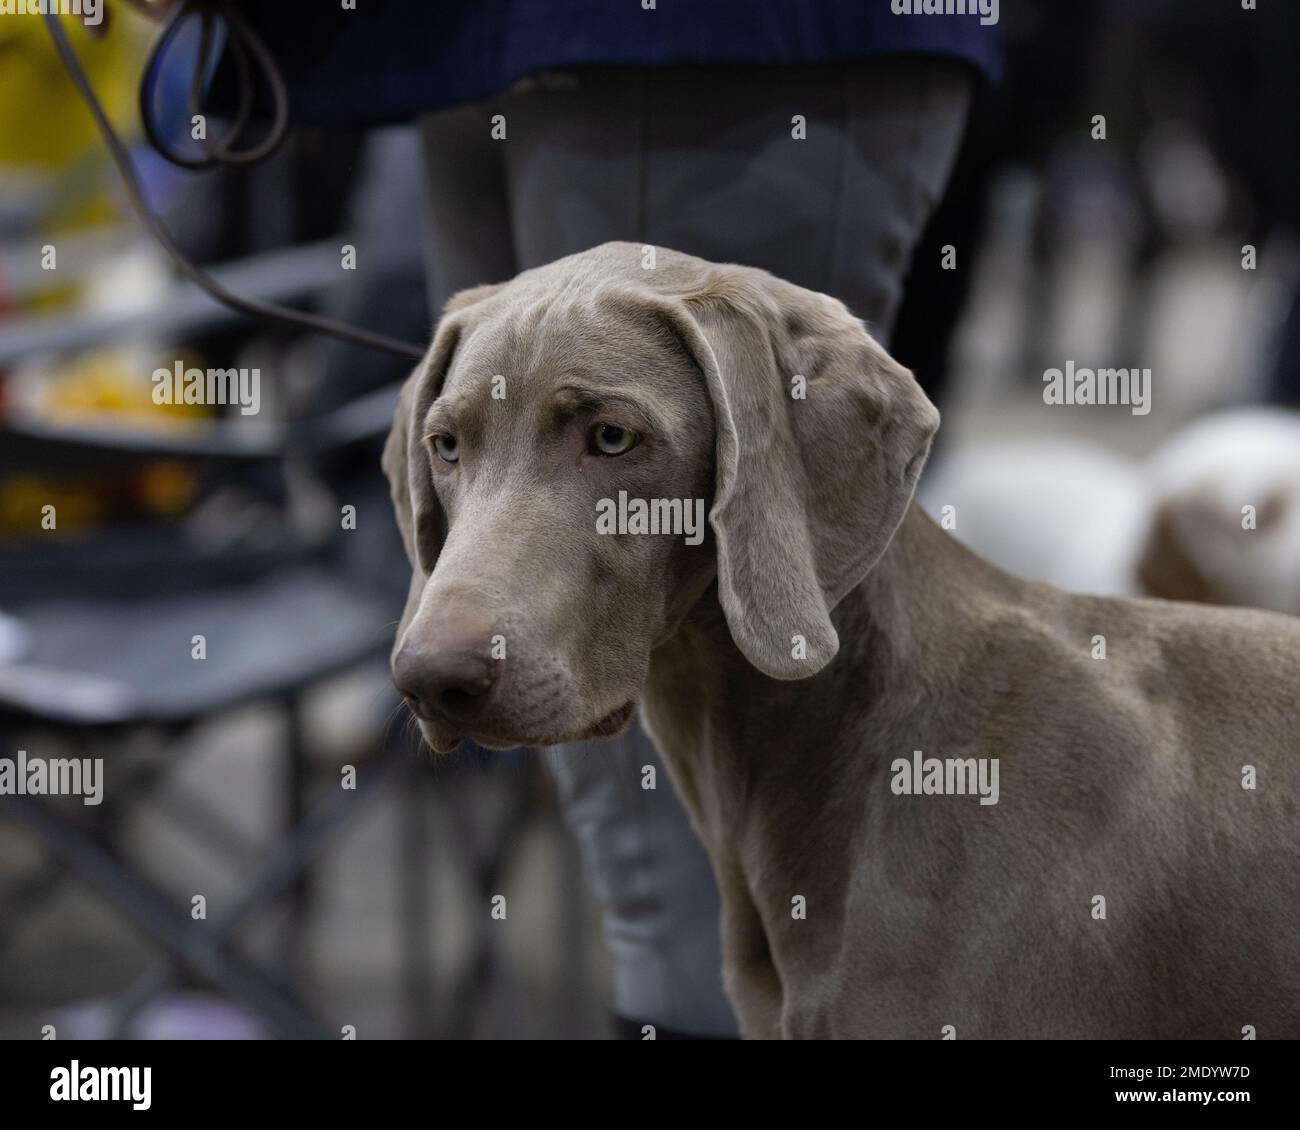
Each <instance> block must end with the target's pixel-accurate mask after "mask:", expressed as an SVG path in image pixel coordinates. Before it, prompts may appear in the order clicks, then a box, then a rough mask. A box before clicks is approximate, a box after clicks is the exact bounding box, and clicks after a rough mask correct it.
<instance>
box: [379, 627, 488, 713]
mask: <svg viewBox="0 0 1300 1130" xmlns="http://www.w3.org/2000/svg"><path fill="white" fill-rule="evenodd" d="M411 635H412V633H408V634H407V639H406V640H405V641H403V643H402V646H401V647H400V648H399V649H398V652H397V656H396V657H395V658H394V660H393V682H394V684H396V686H397V689H398V690H399V691H400V692H401V694H402V697H403V698H404V699H406V702H407V704H408V705H409V706H410V707H411V709H412V710H413V711H415V713H416V714H417V715H418V716H419V717H420V718H423V719H424V720H425V721H426V722H428V721H431V720H432V719H433V718H435V717H437V716H442V717H443V718H447V719H450V720H452V721H464V720H466V719H469V718H473V717H474V716H475V715H476V714H478V713H479V712H480V711H481V710H482V709H483V706H484V704H485V703H486V702H487V698H488V693H489V692H490V691H491V690H492V685H493V683H495V682H496V677H497V662H496V660H495V659H493V658H492V655H491V647H492V630H491V627H490V625H488V624H487V622H486V621H485V620H483V619H482V618H481V617H479V616H476V615H473V614H465V613H458V614H453V615H450V616H448V617H446V618H443V619H441V620H438V621H435V622H434V623H432V624H430V625H428V626H427V629H426V630H423V631H421V633H420V638H419V639H418V640H413V639H411V638H410V637H411Z"/></svg>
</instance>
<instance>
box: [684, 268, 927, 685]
mask: <svg viewBox="0 0 1300 1130" xmlns="http://www.w3.org/2000/svg"><path fill="white" fill-rule="evenodd" d="M671 309H672V311H673V312H672V314H671V315H670V317H671V318H672V320H673V322H674V325H675V328H676V330H677V333H678V335H679V336H680V337H681V339H682V340H683V342H684V344H685V345H686V347H687V349H688V350H689V351H690V352H691V353H692V354H693V355H694V357H695V361H696V363H697V364H698V366H699V368H700V369H701V370H702V371H703V373H704V377H705V380H706V383H707V385H708V389H709V393H710V396H711V397H712V400H713V406H714V415H715V418H716V421H717V423H716V428H717V436H716V484H715V497H714V504H713V509H712V511H711V513H710V515H709V519H710V523H711V524H712V526H713V530H714V533H715V535H716V537H717V546H718V591H719V596H720V599H721V603H722V608H723V611H724V613H725V614H726V617H727V623H728V626H729V628H730V630H731V634H732V637H733V638H734V639H735V641H736V644H737V646H738V647H739V648H740V649H741V651H742V652H743V653H744V654H745V656H746V657H747V658H748V659H749V661H750V662H751V663H753V664H754V666H756V667H757V668H758V669H759V670H761V671H763V672H764V673H765V674H767V675H770V676H772V677H773V678H778V679H798V678H805V677H808V676H810V675H813V674H816V673H817V672H818V671H819V670H821V669H822V667H824V666H825V665H826V664H827V663H829V662H830V660H831V659H832V658H833V657H834V655H835V653H836V651H837V650H838V648H839V638H838V636H837V635H836V632H835V628H834V626H833V625H832V623H831V618H830V613H831V610H832V609H834V607H835V605H836V604H838V603H839V601H840V600H841V599H842V598H843V596H844V595H845V594H846V593H847V592H848V591H849V590H850V589H852V588H853V587H854V586H856V585H857V584H858V583H859V582H860V581H861V580H862V578H863V577H864V576H865V575H866V573H867V571H868V570H869V569H870V568H871V567H872V566H873V565H874V564H875V563H876V561H877V560H879V558H880V556H881V554H882V553H884V551H885V548H886V546H888V544H889V542H890V539H891V538H892V537H893V536H894V531H895V530H896V529H897V528H898V525H899V523H900V522H901V521H902V520H903V516H904V514H905V513H906V511H907V507H908V504H909V502H910V500H911V497H912V492H913V489H914V488H915V486H916V480H917V477H918V475H919V474H920V471H921V467H922V465H923V464H924V462H925V457H926V454H927V452H928V451H929V447H930V439H931V437H932V436H933V434H934V431H935V429H936V428H937V427H938V423H939V414H938V412H937V410H936V409H935V408H934V406H933V405H932V404H931V403H930V402H929V401H928V400H927V399H926V397H925V394H924V393H922V392H921V389H920V387H919V386H918V385H917V383H916V381H915V380H913V378H912V375H911V373H910V372H908V370H906V369H905V368H903V367H902V366H901V365H899V364H898V363H897V362H895V361H894V360H893V359H892V358H891V357H890V356H889V355H888V354H887V353H886V352H885V351H884V350H883V349H882V348H881V347H880V346H879V345H878V344H877V343H876V342H875V341H874V340H872V338H871V337H870V335H869V334H868V333H867V332H866V330H865V329H864V328H863V326H862V323H861V322H860V321H858V319H856V318H854V317H853V316H852V315H851V314H850V313H849V312H848V310H847V309H846V308H845V307H844V305H843V304H842V303H840V302H837V301H836V300H835V299H832V298H828V297H827V296H825V295H822V294H816V293H813V292H812V291H808V290H804V289H802V288H801V287H796V286H794V285H792V284H790V283H786V282H782V281H780V280H778V279H775V278H773V277H772V276H771V275H768V274H767V273H766V272H762V271H757V270H753V269H750V268H744V267H723V268H718V269H717V270H716V271H715V272H713V273H712V274H711V276H710V277H709V278H708V279H707V281H706V282H705V283H704V285H702V286H700V287H697V288H695V289H694V290H692V291H691V292H689V293H686V294H683V295H680V296H679V301H678V302H676V303H673V304H672V306H671Z"/></svg>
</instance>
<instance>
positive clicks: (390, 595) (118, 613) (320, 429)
mask: <svg viewBox="0 0 1300 1130" xmlns="http://www.w3.org/2000/svg"><path fill="white" fill-rule="evenodd" d="M395 402H396V389H393V388H386V389H381V390H379V391H378V392H376V393H372V394H369V395H367V396H365V397H362V398H360V399H359V400H356V401H354V402H352V403H350V404H347V405H345V406H343V407H342V408H339V409H336V410H334V411H332V412H329V413H327V414H325V415H324V416H322V417H319V418H317V419H315V420H309V421H304V422H301V423H297V424H293V425H286V426H283V427H281V426H276V425H269V424H264V423H261V422H250V421H247V420H236V421H231V422H216V423H213V424H212V425H210V426H209V427H207V428H206V429H204V430H203V432H202V433H200V434H198V435H194V436H189V435H186V436H177V437H172V436H169V435H162V436H160V435H157V434H154V433H152V432H150V433H143V432H140V431H134V432H132V431H128V430H122V429H120V428H116V427H115V428H114V429H113V430H111V431H109V430H98V429H94V430H92V429H87V428H67V427H53V426H46V425H16V424H9V425H5V426H0V474H4V473H10V472H13V471H24V472H32V473H38V472H40V471H43V470H44V471H55V470H57V471H58V472H67V471H70V470H74V469H75V470H80V471H86V472H90V473H108V472H111V471H113V470H115V469H121V468H124V467H131V466H135V465H139V464H141V463H143V462H145V461H148V460H157V459H180V460H185V461H186V462H187V463H189V464H192V465H195V466H198V467H200V468H208V469H211V468H219V469H221V470H223V471H225V472H226V473H229V472H230V469H231V468H232V467H238V468H244V469H245V471H253V472H254V473H255V472H256V471H257V470H258V469H261V470H262V471H264V472H269V474H270V476H271V477H272V478H274V477H275V475H276V474H277V473H278V472H282V471H283V469H284V467H285V466H286V464H289V463H292V462H295V461H298V462H302V461H310V460H311V459H314V458H319V457H323V456H326V455H333V454H335V453H338V452H340V451H345V450H346V449H348V448H350V447H352V446H353V445H357V444H362V443H371V444H374V443H376V442H377V440H378V438H379V437H382V436H383V435H384V434H385V433H386V431H387V428H388V424H389V421H390V419H391V414H392V408H393V405H394V404H395ZM345 501H347V502H361V501H362V500H359V499H346V500H345ZM373 501H374V502H375V503H376V505H375V507H368V506H366V505H365V504H364V503H362V505H360V506H359V507H358V509H359V510H361V511H362V513H363V515H364V518H363V521H366V520H368V521H369V522H371V523H373V524H370V525H369V527H368V528H369V530H371V531H373V530H376V529H379V530H381V531H384V530H386V524H385V525H383V526H381V525H380V521H381V519H380V518H379V517H378V515H379V514H380V513H384V514H386V507H387V505H388V504H387V500H386V499H384V498H383V497H382V496H378V497H376V498H375V499H374V500H373ZM280 529H281V531H282V536H280V537H279V538H278V539H277V540H276V543H275V544H273V545H270V546H267V547H260V546H259V547H258V548H254V549H248V548H241V549H226V550H222V551H220V552H217V553H210V552H204V551H203V550H202V549H201V548H198V547H196V546H194V545H193V544H191V543H190V542H189V541H187V539H186V537H185V535H184V532H183V528H182V527H180V526H163V525H158V526H149V527H145V528H135V529H132V528H123V529H110V530H108V531H106V532H104V533H101V534H96V535H94V536H93V537H91V538H88V539H86V540H76V541H74V540H70V539H66V538H57V539H56V538H55V537H54V536H51V537H49V538H48V540H44V539H40V538H35V539H30V540H28V541H26V542H24V543H23V544H21V545H20V546H16V547H9V548H3V547H0V577H3V579H4V580H3V584H2V585H0V612H2V613H5V614H7V615H8V616H9V617H12V622H11V623H10V624H9V625H8V628H9V631H8V638H9V639H10V641H11V643H13V644H14V646H13V648H12V650H14V651H17V652H18V654H14V655H11V656H9V657H8V661H4V657H2V656H0V733H3V735H4V745H5V750H6V754H5V755H6V756H10V757H12V756H13V755H14V752H15V748H16V747H15V742H14V740H13V739H14V738H15V737H17V736H18V735H19V734H21V733H29V732H33V731H36V732H47V733H53V734H57V735H59V736H61V737H62V738H63V739H64V740H65V741H66V742H68V743H69V744H70V745H72V746H73V747H75V748H76V755H77V756H104V758H105V781H106V787H105V790H104V800H103V803H102V804H101V805H99V806H81V805H77V806H76V807H75V808H74V807H73V806H69V805H66V804H53V803H50V802H47V801H45V800H43V799H38V798H36V797H30V796H5V797H3V798H0V815H3V816H8V817H11V818H14V819H16V820H18V821H19V822H21V824H22V825H23V826H24V827H26V828H27V829H28V830H29V831H31V832H32V833H34V834H35V835H36V836H37V837H38V838H39V839H40V840H41V841H42V842H43V843H44V844H45V845H46V846H47V847H48V848H49V849H50V851H51V852H52V853H53V854H54V856H55V857H57V859H58V860H59V861H61V863H62V864H63V865H64V866H66V867H67V868H69V869H70V870H71V871H72V872H74V873H75V874H76V875H77V876H79V877H81V878H82V879H85V880H86V881H88V882H89V883H91V884H92V885H93V886H94V887H95V888H97V889H98V890H99V891H100V892H101V893H102V894H103V895H104V896H106V897H107V898H108V899H109V900H110V901H111V902H112V903H113V904H114V905H115V906H116V908H117V909H118V910H120V911H121V912H123V913H124V914H126V915H127V916H128V917H129V918H131V919H132V920H133V921H134V922H135V924H136V925H137V926H138V927H140V928H141V929H142V930H143V931H144V932H145V933H146V934H147V935H148V936H149V937H151V938H152V939H153V940H155V941H156V942H157V943H158V944H159V945H160V946H162V947H163V949H164V950H165V951H166V953H167V955H168V960H166V961H165V962H164V963H162V964H161V965H159V966H158V967H157V968H155V969H153V970H150V972H149V973H148V974H147V975H146V976H145V977H143V978H141V979H140V980H139V981H138V982H137V983H136V984H135V985H134V986H132V987H131V989H130V990H129V991H128V992H127V993H126V994H125V995H124V996H123V997H122V998H121V1000H120V1001H118V1002H117V1010H116V1020H115V1023H114V1031H115V1032H117V1033H121V1032H122V1031H124V1030H125V1027H126V1025H127V1024H128V1023H129V1021H130V1020H131V1018H132V1017H133V1016H134V1015H135V1014H136V1013H137V1012H138V1010H140V1009H141V1008H142V1007H144V1006H145V1005H146V1004H148V1003H149V1002H150V1001H151V1000H153V999H155V998H156V997H157V996H158V995H159V994H161V993H163V992H164V991H167V990H169V989H171V988H173V987H174V982H175V981H176V980H177V978H178V976H179V975H180V974H181V973H182V972H187V973H190V974H193V975H197V976H198V977H199V978H200V979H202V980H203V981H206V982H208V983H209V984H211V985H212V986H214V987H215V988H217V989H218V990H219V991H220V992H222V993H223V994H224V995H226V996H228V997H230V998H232V999H234V1000H236V1001H240V1002H242V1003H243V1004H245V1005H247V1006H250V1007H251V1008H253V1009H255V1010H256V1011H257V1012H258V1013H259V1014H260V1015H261V1016H263V1017H264V1018H265V1019H266V1021H267V1022H268V1023H269V1025H270V1027H271V1028H272V1029H273V1030H274V1031H275V1032H276V1033H277V1034H280V1035H284V1036H296V1037H305V1036H325V1035H330V1036H335V1037H336V1036H337V1032H336V1031H334V1030H332V1029H327V1027H326V1026H325V1024H324V1022H323V1021H322V1019H321V1018H320V1017H319V1016H318V1015H317V1014H316V1013H315V1012H314V1011H313V1010H312V1009H311V1008H310V1007H309V1006H308V1005H307V1004H305V1003H304V1002H303V1001H302V1000H301V999H300V997H299V995H298V993H297V992H296V991H295V989H294V987H293V986H292V985H291V983H290V981H289V979H288V977H287V975H286V971H285V970H284V969H282V968H277V969H269V968H264V967H262V966H260V965H258V964H257V963H256V962H254V961H252V960H250V959H249V958H248V957H246V956H245V955H244V954H242V953H241V952H240V950H239V949H238V947H237V946H236V945H235V944H234V942H235V935H236V932H237V930H238V929H239V928H240V927H241V925H243V924H244V923H246V922H247V920H248V919H249V918H250V917H252V916H253V915H254V914H255V913H256V912H258V911H260V910H263V909H265V908H266V907H267V906H269V905H270V904H272V903H273V902H275V901H277V900H280V899H283V898H285V897H287V898H288V899H289V902H290V905H291V909H292V915H291V923H292V924H293V925H295V926H296V925H297V924H299V923H300V922H301V920H302V917H303V915H304V913H305V911H306V908H307V897H308V893H309V892H308V888H307V884H306V878H307V875H308V868H309V867H310V865H311V863H312V861H313V860H314V859H315V857H316V856H317V855H318V854H319V852H320V851H321V849H322V848H323V847H324V846H325V844H326V843H327V842H328V841H329V840H330V838H331V837H332V836H334V835H336V834H337V833H338V832H339V831H340V830H341V829H342V828H343V827H344V826H345V825H346V824H347V823H348V822H349V821H350V820H352V819H353V818H354V817H355V816H356V815H357V814H358V813H359V812H360V810H361V807H362V804H363V801H364V800H365V799H366V798H367V797H369V796H371V795H373V793H374V791H375V789H376V788H377V787H379V786H380V785H381V784H382V783H383V781H385V780H387V779H389V778H391V777H392V776H393V775H395V774H396V773H399V772H405V771H407V770H410V769H412V768H413V767H417V766H418V765H419V762H418V760H417V759H416V758H414V757H412V756H411V747H410V745H409V744H406V745H403V743H401V742H400V741H398V742H385V747H386V748H385V749H383V750H382V751H381V752H380V755H379V758H378V762H377V764H375V765H373V766H371V767H369V768H368V769H367V771H366V772H365V773H362V774H361V777H360V780H359V782H358V787H357V789H356V791H345V790H336V791H335V792H334V793H333V795H331V796H330V798H329V799H328V800H325V801H323V802H321V803H319V804H318V805H316V806H315V807H314V808H311V809H310V810H308V785H309V766H310V759H309V757H308V750H307V742H306V738H305V736H304V732H303V717H302V709H301V702H302V695H303V692H304V691H305V690H307V689H308V688H309V687H311V686H312V685H313V684H315V683H317V682H318V681H319V680H321V679H323V678H324V677H326V676H329V675H332V674H334V673H336V672H339V671H342V670H344V669H347V668H350V667H353V666H355V665H357V664H359V663H362V662H364V661H366V660H368V659H372V658H375V657H378V656H380V655H381V654H382V653H383V652H385V651H386V650H387V648H388V646H389V644H390V642H391V626H392V624H393V622H394V621H395V619H396V617H397V616H398V614H399V613H400V609H401V602H402V595H403V594H399V593H397V592H395V591H394V590H393V588H392V586H391V584H388V585H385V583H384V581H383V578H382V576H380V575H379V571H378V570H377V569H376V570H374V571H373V572H372V571H370V570H368V568H367V567H366V564H365V563H366V562H367V561H368V560H369V558H370V555H369V554H367V553H363V552H362V553H349V552H346V549H347V544H346V543H347V542H348V539H349V538H357V539H361V538H368V539H369V538H373V537H374V535H373V534H371V533H366V534H363V533H359V532H348V533H346V534H343V535H342V536H339V535H338V534H336V535H335V536H334V537H332V538H329V537H326V538H316V539H314V540H313V539H310V538H306V537H304V536H300V535H294V534H292V533H290V532H289V531H290V529H291V526H290V523H288V522H284V523H282V524H281V525H280ZM381 536H382V535H381ZM15 629H16V630H15ZM195 635H203V636H204V637H205V639H206V658H204V659H201V660H200V659H193V658H191V639H192V637H193V636H195ZM18 640H21V641H22V644H21V645H19V644H17V643H16V642H15V641H18ZM258 700H262V701H272V702H275V703H278V704H280V706H281V707H282V709H283V712H284V717H285V722H286V739H285V742H284V813H283V816H284V824H285V832H284V835H283V836H282V838H280V839H279V841H278V842H276V843H275V844H273V845H271V846H269V847H267V848H263V849H260V850H259V849H258V847H257V846H256V845H251V844H249V843H247V842H246V837H245V836H243V835H242V834H240V833H238V832H236V831H235V829H234V828H233V827H232V825H231V823H230V822H229V821H228V820H226V819H224V818H223V817H222V815H221V813H220V812H219V811H217V810H216V809H214V807H213V806H211V805H208V804H203V803H200V802H199V800H198V799H197V798H188V797H187V798H183V802H182V803H183V805H184V810H183V812H182V813H181V814H180V815H181V818H182V819H183V820H184V822H185V825H186V827H187V829H188V830H189V831H190V832H192V833H193V834H194V835H195V836H197V837H200V838H202V839H205V840H208V841H210V842H212V843H214V844H216V845H218V846H219V848H220V849H221V850H222V851H223V852H224V853H226V854H227V856H233V857H234V858H236V859H239V860H241V861H244V865H245V867H248V862H249V861H251V860H253V859H255V858H258V857H260V862H259V863H257V864H256V865H255V866H252V867H249V868H248V869H247V870H246V872H245V874H246V881H245V883H244V886H243V889H242V891H241V892H240V894H239V895H238V896H237V897H236V898H234V900H233V901H232V902H229V903H227V904H226V905H225V907H224V909H223V910H221V911H219V912H217V913H214V915H213V918H212V920H210V921H205V922H194V921H191V919H190V916H189V913H188V910H189V907H188V905H187V904H182V905H178V903H177V898H176V896H174V895H170V894H168V893H166V892H164V891H163V890H161V889H160V888H159V887H158V886H157V885H156V884H154V883H153V882H151V881H150V880H149V879H148V878H147V877H146V875H145V874H144V872H143V871H142V870H141V869H139V868H138V867H135V866H133V865H132V863H131V862H130V861H129V860H128V859H127V858H125V856H124V854H123V851H122V848H121V845H120V844H118V843H116V842H115V832H116V831H117V829H118V828H119V827H120V824H121V817H122V815H123V813H124V811H125V809H126V807H127V806H129V805H130V804H132V803H133V802H135V801H137V800H138V799H140V798H141V797H142V796H144V795H145V794H146V793H147V792H149V791H151V790H153V789H155V788H156V786H157V785H158V784H159V783H160V782H161V781H162V780H163V779H164V778H165V777H166V776H167V775H168V773H169V771H170V770H171V769H172V768H174V766H175V763H174V762H169V761H168V760H166V759H165V758H157V757H155V758H151V759H146V761H145V763H144V764H142V765H139V766H135V767H133V768H131V769H130V771H127V769H126V768H124V765H125V762H123V761H122V759H120V758H115V757H114V753H115V751H116V752H118V753H120V752H121V751H122V750H123V749H124V748H126V747H128V746H129V745H131V744H132V743H134V742H138V741H140V740H142V739H147V737H148V736H149V735H150V734H153V733H157V734H161V735H163V736H164V737H165V739H167V741H168V742H169V743H170V744H172V745H175V744H176V743H177V741H178V739H180V738H181V737H182V736H183V735H184V734H186V733H187V732H188V731H190V730H191V729H192V728H193V727H194V726H195V724H196V723H198V722H200V721H202V720H204V719H208V718H211V717H213V716H214V715H217V714H220V713H222V712H224V711H227V710H230V709H232V708H234V707H237V706H240V705H242V704H245V703H250V702H253V701H258ZM38 753H39V751H38V750H32V751H30V754H31V755H32V756H35V755H37V754H38ZM171 799H172V803H176V801H177V798H176V797H172V798H171ZM38 878H39V877H38ZM47 886H48V884H45V883H40V882H37V883H31V884H27V885H26V886H25V889H24V890H21V891H16V892H11V894H12V897H13V898H16V899H17V900H18V901H20V902H29V901H30V900H31V899H32V898H34V897H38V896H39V894H40V893H41V890H42V888H44V887H47ZM4 917H5V916H0V920H3V918H4ZM2 944H3V937H2V936H0V945H2Z"/></svg>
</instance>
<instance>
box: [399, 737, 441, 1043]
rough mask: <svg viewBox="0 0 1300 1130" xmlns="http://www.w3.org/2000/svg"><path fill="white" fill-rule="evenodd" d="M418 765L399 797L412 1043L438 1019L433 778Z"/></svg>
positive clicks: (405, 983) (404, 974) (405, 1000)
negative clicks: (433, 960)
mask: <svg viewBox="0 0 1300 1130" xmlns="http://www.w3.org/2000/svg"><path fill="white" fill-rule="evenodd" d="M412 762H413V763H414V764H417V765H418V768H417V770H416V771H415V772H414V773H413V774H412V776H411V781H410V787H409V788H408V789H406V790H405V791H404V792H403V794H402V795H401V796H400V797H399V798H398V802H397V809H398V821H399V825H398V828H399V835H398V855H399V863H398V866H399V868H400V882H401V891H400V898H401V907H400V909H399V912H398V913H399V914H400V916H401V934H400V938H401V940H400V945H401V957H400V961H401V975H400V979H401V985H402V1008H403V1019H402V1023H403V1026H404V1028H405V1030H406V1034H407V1036H408V1037H409V1038H411V1039H420V1038H425V1037H428V1036H429V1035H430V1034H431V1033H430V1024H431V1017H432V1016H433V1000H434V985H433V977H432V973H431V970H430V960H429V951H430V947H431V944H432V939H433V915H432V913H431V911H432V906H431V904H430V896H429V881H430V867H429V862H430V859H431V858H432V850H431V849H432V837H431V836H430V834H429V807H430V805H431V802H432V797H431V796H430V795H429V792H430V790H429V788H428V776H427V773H426V772H425V771H424V766H423V764H422V763H419V762H418V761H417V759H415V758H412Z"/></svg>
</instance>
